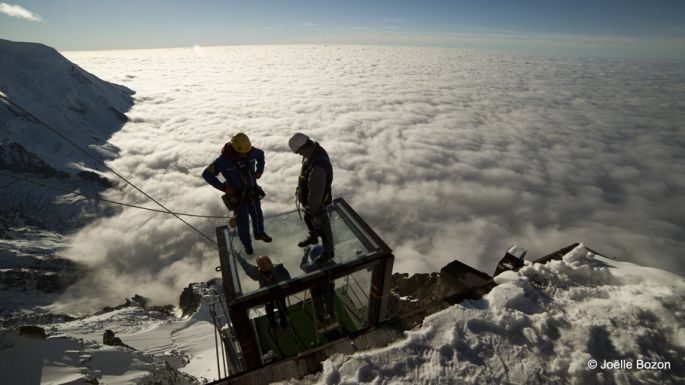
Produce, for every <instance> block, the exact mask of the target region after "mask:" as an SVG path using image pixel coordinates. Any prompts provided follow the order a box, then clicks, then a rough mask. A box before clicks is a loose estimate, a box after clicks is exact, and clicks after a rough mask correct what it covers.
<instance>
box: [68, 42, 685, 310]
mask: <svg viewBox="0 0 685 385" xmlns="http://www.w3.org/2000/svg"><path fill="white" fill-rule="evenodd" d="M66 56H67V57H68V58H69V59H71V60H73V61H75V62H76V63H77V64H79V65H80V66H82V67H84V68H85V69H86V70H88V71H90V72H92V73H94V74H95V75H97V76H99V77H101V78H103V79H105V80H108V81H113V82H116V83H120V84H124V85H126V86H128V87H129V88H131V89H134V90H136V91H137V98H138V101H137V104H136V106H135V107H134V108H133V109H132V110H131V112H130V113H129V115H130V118H131V122H130V123H128V124H127V125H126V126H125V127H124V128H123V129H122V131H121V132H119V133H118V134H116V135H115V136H114V137H113V138H112V140H111V141H112V143H113V144H114V145H116V146H118V147H119V148H121V149H122V153H121V156H120V157H119V158H118V159H116V160H115V161H113V162H111V166H112V167H113V168H114V169H116V170H118V171H119V172H121V173H123V174H124V175H126V176H129V177H130V178H131V179H132V180H133V181H134V182H135V183H137V184H139V185H140V186H141V187H142V188H143V189H144V190H145V191H147V192H148V193H150V194H151V195H152V196H154V197H156V198H157V199H159V200H160V201H162V202H164V203H165V204H166V205H167V206H168V207H170V208H172V209H175V210H178V211H183V212H195V213H212V214H215V215H216V214H222V213H224V211H223V210H224V209H223V208H222V205H221V203H220V200H219V193H218V192H217V191H215V190H214V189H212V188H211V187H209V186H207V185H206V184H205V182H204V181H203V180H202V179H201V178H200V174H201V172H202V169H203V168H204V167H205V166H206V165H207V164H208V163H209V162H211V161H212V160H213V159H214V158H215V157H216V156H217V155H218V153H219V150H220V148H221V147H222V145H223V143H224V142H225V141H226V140H227V138H229V137H230V135H231V134H232V133H235V132H237V131H244V132H246V133H248V135H250V137H251V138H252V141H253V143H254V145H256V146H258V147H260V148H262V149H263V150H265V152H266V156H267V169H266V173H265V175H264V177H263V178H262V180H261V183H262V185H263V187H264V189H265V190H266V191H267V192H268V193H269V197H268V198H267V200H266V201H265V202H264V204H263V206H264V208H265V211H266V212H267V214H270V213H277V212H281V211H285V210H289V209H292V208H293V204H292V202H293V191H294V186H295V184H296V178H297V174H298V172H299V157H297V156H295V155H293V154H291V153H290V152H289V150H288V148H287V139H288V137H289V136H290V135H291V134H292V133H293V132H295V131H302V132H306V133H308V134H310V135H311V136H312V137H313V138H315V139H317V140H319V141H320V142H321V143H322V145H323V146H324V147H326V148H327V150H328V151H329V153H330V154H331V157H332V158H333V163H334V167H335V181H334V195H336V196H342V197H345V198H346V199H347V200H348V201H349V202H351V204H352V206H353V207H355V208H356V209H357V211H358V212H360V213H361V214H362V216H363V217H364V218H365V219H366V220H367V221H368V222H369V223H370V224H371V226H372V227H374V228H375V229H376V230H377V231H378V233H379V234H380V235H381V236H382V237H383V238H384V239H385V240H386V241H387V242H388V244H389V245H390V246H391V247H392V248H393V249H394V250H395V254H396V257H397V259H396V264H395V270H396V271H408V272H414V271H429V270H431V271H432V270H436V269H439V268H440V267H441V266H443V265H444V264H446V263H448V262H449V261H451V260H453V259H455V258H459V259H461V260H462V261H465V262H466V263H469V264H471V265H473V266H475V267H477V268H480V269H483V270H485V271H488V272H492V270H493V269H494V266H495V263H496V261H497V260H498V259H499V258H500V257H501V256H502V255H503V254H504V251H505V250H506V249H507V248H508V246H510V245H511V244H513V243H517V244H519V245H521V246H523V247H526V248H528V249H529V255H530V256H531V257H539V256H542V255H544V254H546V253H548V252H551V251H554V250H556V249H558V248H560V247H562V246H566V245H568V244H570V243H572V242H575V241H583V242H585V243H586V244H587V245H588V246H589V247H591V248H594V249H596V250H598V251H600V252H603V253H605V254H608V255H613V256H616V257H618V258H621V259H626V260H631V261H635V262H638V263H642V264H645V265H649V266H657V267H662V268H666V269H669V270H671V271H677V272H679V273H680V274H683V273H685V268H684V267H683V265H682V263H681V262H680V259H679V258H680V257H679V255H680V253H681V252H682V250H683V249H684V248H685V209H684V208H683V206H684V205H683V203H685V202H683V196H685V179H683V177H682V175H685V128H684V127H683V123H682V122H684V121H685V102H683V101H684V100H685V89H683V87H682V84H683V81H684V80H685V67H683V66H682V65H681V64H667V63H657V62H629V61H612V60H592V59H551V58H531V57H514V56H500V55H494V54H482V53H471V52H465V51H458V50H443V49H426V48H392V47H354V46H346V47H339V46H329V47H326V46H297V47H284V46H260V47H214V48H200V47H197V46H196V47H194V48H188V49H174V50H150V51H119V52H83V53H67V54H66ZM108 198H110V199H122V200H125V201H127V202H132V203H139V204H140V203H146V202H145V200H144V198H142V197H140V196H139V195H138V194H136V193H135V192H133V191H132V190H130V189H127V190H124V191H118V190H113V191H110V192H109V193H108ZM192 223H193V224H194V225H196V226H197V227H199V228H201V229H202V230H203V231H204V232H205V233H206V234H209V235H212V234H213V233H214V232H213V229H214V227H215V226H216V225H218V224H219V222H218V221H212V220H192ZM69 256H70V257H71V258H74V259H77V260H80V261H83V262H85V263H87V264H88V265H89V266H91V267H92V269H93V271H94V272H95V275H93V279H92V280H91V281H89V282H85V283H84V284H83V285H82V286H81V289H83V288H87V289H88V290H93V287H95V288H96V290H101V291H102V292H103V295H105V294H104V293H107V294H106V295H108V296H110V297H111V296H118V297H117V298H119V299H121V298H124V297H125V296H129V295H131V294H132V293H134V292H135V293H140V294H143V295H148V296H151V297H155V298H158V299H159V300H161V301H167V302H175V301H176V299H177V296H178V293H179V289H180V287H183V286H185V285H187V283H188V282H190V281H197V280H202V279H207V278H210V277H212V276H214V275H216V273H215V272H214V271H213V267H214V266H216V265H217V264H218V260H217V254H216V251H215V249H214V247H213V246H211V245H209V244H207V243H206V242H205V241H203V240H202V238H200V237H199V236H198V235H197V234H194V233H192V232H190V231H188V230H187V228H185V227H184V226H183V225H182V224H181V223H180V222H179V221H178V220H176V219H174V218H172V217H167V216H164V215H158V214H150V213H149V212H144V211H143V212H140V211H135V210H133V209H131V210H129V209H126V210H124V211H123V212H122V213H121V214H120V215H117V216H114V217H111V218H103V219H102V220H100V221H99V222H97V223H95V224H94V225H92V226H89V227H88V228H86V229H84V230H83V231H82V232H80V233H79V234H77V235H76V236H75V237H74V240H73V245H72V248H71V249H70V251H69ZM96 282H97V285H95V284H94V283H96ZM78 290H79V288H78V287H77V288H75V289H74V292H73V293H72V294H74V295H76V296H78V295H79V291H78Z"/></svg>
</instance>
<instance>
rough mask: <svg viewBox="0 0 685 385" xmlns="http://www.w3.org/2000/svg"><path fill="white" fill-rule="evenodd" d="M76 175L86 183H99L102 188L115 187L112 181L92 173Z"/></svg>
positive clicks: (80, 172) (82, 172) (81, 172)
mask: <svg viewBox="0 0 685 385" xmlns="http://www.w3.org/2000/svg"><path fill="white" fill-rule="evenodd" d="M76 175H77V176H78V177H79V178H81V179H83V180H85V181H86V182H94V183H99V184H100V186H102V187H104V188H111V187H114V183H112V181H110V180H109V179H107V178H105V177H103V176H100V174H97V173H94V172H92V171H79V172H78V174H76Z"/></svg>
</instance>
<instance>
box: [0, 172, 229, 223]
mask: <svg viewBox="0 0 685 385" xmlns="http://www.w3.org/2000/svg"><path fill="white" fill-rule="evenodd" d="M0 174H2V175H6V176H9V177H12V178H16V179H17V180H23V181H25V182H29V183H34V184H37V185H40V186H43V187H48V188H51V189H55V190H58V191H62V192H66V193H67V194H72V195H77V196H81V197H84V198H88V199H93V200H96V201H102V202H107V203H112V204H115V205H119V206H126V207H132V208H134V209H140V210H147V211H154V212H157V213H164V214H176V215H180V216H185V217H195V218H212V219H217V218H218V219H227V218H229V217H226V216H212V215H198V214H186V213H169V212H167V211H164V210H159V209H153V208H150V207H143V206H137V205H133V204H130V203H123V202H117V201H113V200H109V199H104V198H100V197H97V196H94V195H88V194H83V193H78V192H75V191H71V190H68V189H65V188H61V187H57V186H53V185H50V184H47V183H43V182H40V181H37V180H34V179H29V178H25V177H22V176H19V175H14V174H10V173H8V172H5V171H2V170H0Z"/></svg>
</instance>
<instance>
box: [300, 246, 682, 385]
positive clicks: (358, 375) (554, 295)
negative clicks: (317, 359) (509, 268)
mask: <svg viewBox="0 0 685 385" xmlns="http://www.w3.org/2000/svg"><path fill="white" fill-rule="evenodd" d="M496 281H497V282H498V283H499V285H498V286H497V287H495V288H494V289H493V290H492V291H491V292H490V293H489V294H488V295H486V296H485V297H484V298H483V299H482V300H478V301H469V302H464V303H462V304H458V305H455V306H453V307H450V308H448V309H446V310H444V311H442V312H440V313H436V314H434V315H432V316H430V317H427V318H426V319H425V321H424V324H423V326H422V327H420V328H418V329H416V330H413V331H409V332H407V338H406V339H405V340H403V341H400V342H398V343H395V344H393V345H391V346H388V347H387V348H383V349H379V350H375V351H370V352H365V353H360V354H355V355H353V356H349V357H333V358H331V359H329V360H328V361H326V362H324V365H323V367H324V371H323V374H322V375H321V376H320V378H319V379H318V381H317V382H316V383H317V384H321V385H324V384H325V385H333V384H359V383H370V384H376V385H379V384H502V383H511V384H638V383H639V384H682V383H684V381H685V329H684V328H683V325H685V280H684V279H683V278H682V277H680V276H677V275H674V274H671V273H668V272H665V271H662V270H657V269H652V268H646V267H640V266H637V265H634V264H631V263H624V262H616V261H612V260H608V259H606V258H603V257H600V256H597V255H595V254H593V253H591V252H589V251H588V250H587V249H586V248H585V247H584V246H583V245H580V246H578V247H577V248H576V249H574V250H573V251H571V252H570V253H568V254H567V255H566V256H564V257H563V260H561V261H553V262H550V263H548V264H546V265H542V264H527V265H526V266H524V267H523V268H522V269H521V270H520V271H518V272H505V273H502V274H501V275H499V276H498V277H496ZM591 360H595V361H594V362H593V361H591ZM615 360H619V362H624V363H627V362H630V363H631V364H632V369H613V370H612V369H601V367H600V368H596V369H591V368H590V367H591V366H592V365H594V363H597V364H598V365H600V366H601V365H603V363H604V361H612V362H613V361H615ZM638 360H642V361H643V362H657V363H660V365H662V366H668V368H662V369H637V368H636V366H637V365H638ZM624 367H625V365H624ZM309 382H313V381H309Z"/></svg>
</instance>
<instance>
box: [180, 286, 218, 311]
mask: <svg viewBox="0 0 685 385" xmlns="http://www.w3.org/2000/svg"><path fill="white" fill-rule="evenodd" d="M202 286H206V287H215V288H219V287H220V286H221V280H220V279H218V278H214V279H211V280H209V281H207V282H206V283H191V284H189V285H188V287H186V288H185V289H183V292H181V296H180V298H179V299H178V307H179V308H181V311H182V312H183V317H185V316H188V315H191V314H193V313H195V312H196V311H197V309H198V308H199V307H200V302H202V290H203V289H202Z"/></svg>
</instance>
